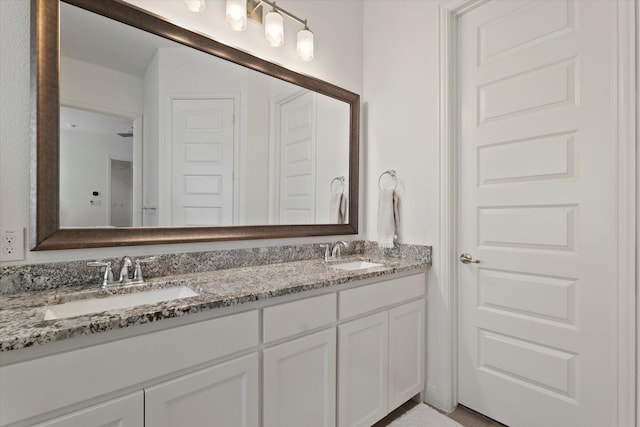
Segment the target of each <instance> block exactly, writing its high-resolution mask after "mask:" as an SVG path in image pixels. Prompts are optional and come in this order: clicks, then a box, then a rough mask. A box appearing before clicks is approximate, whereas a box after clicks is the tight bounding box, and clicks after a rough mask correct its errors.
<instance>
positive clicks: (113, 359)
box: [0, 272, 426, 427]
mask: <svg viewBox="0 0 640 427" xmlns="http://www.w3.org/2000/svg"><path fill="white" fill-rule="evenodd" d="M425 294H426V280H425V274H424V272H419V273H417V274H409V275H400V274H399V275H393V276H385V277H382V278H370V279H366V281H364V280H363V281H361V282H353V283H348V284H345V285H344V286H336V287H333V288H325V289H319V290H316V291H309V292H308V293H299V294H292V295H289V296H285V297H279V298H273V299H267V300H263V301H260V300H259V301H255V302H252V303H247V304H243V305H240V306H238V307H237V308H236V307H231V308H225V309H221V310H220V311H216V310H212V311H210V312H203V313H200V314H199V315H194V316H193V317H189V316H184V317H183V318H181V319H173V320H168V321H167V322H159V323H158V324H153V325H147V326H146V327H148V328H149V329H147V331H146V332H145V331H144V327H145V326H140V327H132V328H127V329H122V330H119V331H117V332H114V333H113V334H104V335H95V336H89V337H85V338H84V341H83V340H69V344H66V343H65V342H64V341H63V342H61V343H58V344H59V345H57V346H56V347H53V346H52V347H53V348H54V350H52V351H49V352H47V353H44V354H40V355H38V353H37V352H34V353H29V354H28V357H26V358H24V359H19V360H17V359H12V362H11V363H8V362H7V361H6V359H5V361H4V363H2V364H0V427H26V426H37V427H94V426H95V427H97V426H101V427H104V426H106V427H112V426H113V427H115V426H118V427H143V426H145V427H182V426H220V427H227V426H228V427H299V426H305V427H336V424H337V426H338V427H353V426H363V427H369V426H370V425H372V424H374V423H375V422H376V421H378V420H380V419H381V418H383V417H384V416H385V415H387V414H388V413H389V412H390V411H392V410H394V409H395V408H397V407H398V406H400V405H401V404H402V403H403V402H405V401H406V400H408V399H410V398H411V397H413V396H415V395H416V394H418V393H421V392H422V391H423V388H424V342H425V336H424V334H425V330H424V326H425V325H424V323H425V320H424V319H425V317H424V316H425V302H426V300H425ZM172 322H173V323H172ZM43 348H44V347H43ZM25 354H26V353H25Z"/></svg>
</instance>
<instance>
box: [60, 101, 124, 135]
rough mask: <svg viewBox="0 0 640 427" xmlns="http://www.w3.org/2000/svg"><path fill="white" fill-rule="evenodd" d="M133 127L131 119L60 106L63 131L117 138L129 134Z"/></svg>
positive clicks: (61, 128)
mask: <svg viewBox="0 0 640 427" xmlns="http://www.w3.org/2000/svg"><path fill="white" fill-rule="evenodd" d="M132 126H133V121H132V120H131V119H127V118H123V117H117V116H112V115H109V114H104V113H95V112H92V111H86V110H79V109H76V108H71V107H65V106H60V130H61V131H62V130H71V131H75V132H87V133H93V134H98V135H113V136H115V135H116V134H118V133H127V132H129V131H130V130H131V127H132Z"/></svg>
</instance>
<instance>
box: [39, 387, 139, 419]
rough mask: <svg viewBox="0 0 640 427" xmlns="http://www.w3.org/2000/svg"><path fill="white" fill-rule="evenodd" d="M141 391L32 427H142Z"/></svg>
mask: <svg viewBox="0 0 640 427" xmlns="http://www.w3.org/2000/svg"><path fill="white" fill-rule="evenodd" d="M143 408H144V394H143V393H142V391H138V392H135V393H133V394H130V395H127V396H123V397H120V398H117V399H113V400H109V401H107V402H104V403H100V404H98V405H94V406H91V407H89V408H85V409H82V410H79V411H76V412H72V413H70V414H67V415H64V416H61V417H58V418H54V419H52V420H49V421H45V422H43V423H39V424H35V425H34V426H33V427H144V410H143Z"/></svg>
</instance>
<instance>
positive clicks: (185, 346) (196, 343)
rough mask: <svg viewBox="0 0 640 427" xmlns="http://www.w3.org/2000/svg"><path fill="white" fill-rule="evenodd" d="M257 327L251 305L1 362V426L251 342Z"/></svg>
mask: <svg viewBox="0 0 640 427" xmlns="http://www.w3.org/2000/svg"><path fill="white" fill-rule="evenodd" d="M258 331H259V329H258V313H257V310H253V311H248V312H245V313H238V314H234V315H231V316H225V317H220V318H217V319H212V320H206V321H203V322H198V323H192V324H189V325H185V326H181V327H176V328H172V329H167V330H163V331H158V332H153V333H150V334H146V335H140V336H136V337H131V338H126V339H122V340H118V341H113V342H109V343H105V344H100V345H96V346H92V347H87V348H83V349H80V350H74V351H69V352H66V353H60V354H56V355H53V356H49V357H44V358H41V359H34V360H29V361H27V362H22V363H17V364H14V365H8V366H3V367H2V368H0V379H1V380H2V381H0V426H4V425H8V424H11V423H13V422H17V421H19V420H22V419H25V418H29V417H33V416H36V415H39V414H43V413H45V412H49V411H52V410H54V409H58V408H63V407H65V406H68V405H71V404H74V403H78V402H82V401H85V400H86V399H91V398H95V397H98V396H101V395H103V394H107V393H110V392H114V391H117V390H121V389H124V388H126V387H131V386H133V385H135V384H138V383H141V382H144V381H150V380H153V379H154V378H158V377H161V376H163V375H167V374H171V373H172V372H176V371H179V370H182V369H187V368H189V367H192V366H196V365H198V364H201V363H206V362H209V361H211V360H215V359H217V358H220V357H224V356H226V355H228V354H232V353H235V352H239V351H242V350H245V349H248V348H251V347H255V346H257V345H258ZM61 390H63V391H64V393H61V392H60V391H61Z"/></svg>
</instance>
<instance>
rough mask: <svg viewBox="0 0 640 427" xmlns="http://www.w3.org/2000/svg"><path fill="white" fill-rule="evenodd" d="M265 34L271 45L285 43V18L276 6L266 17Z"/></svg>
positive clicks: (277, 45) (275, 45) (278, 45)
mask: <svg viewBox="0 0 640 427" xmlns="http://www.w3.org/2000/svg"><path fill="white" fill-rule="evenodd" d="M264 36H265V38H266V39H267V42H268V43H269V45H270V46H271V47H280V46H282V45H283V44H284V18H283V17H282V15H280V13H278V11H277V10H276V9H275V8H274V9H271V12H269V13H267V14H266V15H265V17H264Z"/></svg>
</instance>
